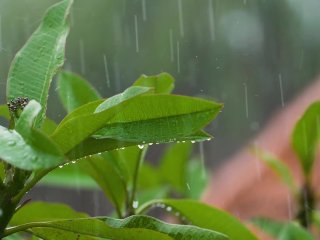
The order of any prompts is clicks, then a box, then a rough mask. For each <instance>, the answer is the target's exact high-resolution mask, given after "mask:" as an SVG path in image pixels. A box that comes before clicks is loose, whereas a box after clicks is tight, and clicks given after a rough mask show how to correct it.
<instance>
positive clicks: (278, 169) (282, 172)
mask: <svg viewBox="0 0 320 240" xmlns="http://www.w3.org/2000/svg"><path fill="white" fill-rule="evenodd" d="M253 151H254V154H256V155H257V157H258V158H259V159H261V160H262V161H263V162H264V163H266V164H267V166H268V167H270V168H271V169H272V170H273V171H274V172H275V173H276V174H277V175H279V177H280V178H281V179H282V181H283V182H284V183H285V184H286V185H287V186H288V187H289V189H290V190H291V192H292V193H293V194H297V192H298V187H297V186H296V184H295V181H294V178H293V176H292V173H291V171H290V169H289V168H288V166H287V165H286V164H285V163H283V162H282V161H281V160H280V159H277V158H276V157H275V156H273V155H271V154H270V153H267V152H264V151H262V150H261V149H258V148H255V149H254V150H253Z"/></svg>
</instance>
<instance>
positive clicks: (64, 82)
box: [57, 72, 101, 112]
mask: <svg viewBox="0 0 320 240" xmlns="http://www.w3.org/2000/svg"><path fill="white" fill-rule="evenodd" d="M57 89H58V92H59V97H60V100H61V102H62V104H63V106H64V108H65V109H66V110H67V112H71V111H73V110H75V109H76V108H78V107H80V106H82V105H84V104H86V103H88V102H92V101H95V100H98V99H100V98H101V97H100V95H99V93H98V92H97V91H96V90H95V89H94V88H93V87H92V86H91V85H90V84H89V83H88V82H87V81H86V80H85V79H83V78H81V77H80V76H78V75H76V74H74V73H71V72H62V73H60V74H59V78H58V83H57Z"/></svg>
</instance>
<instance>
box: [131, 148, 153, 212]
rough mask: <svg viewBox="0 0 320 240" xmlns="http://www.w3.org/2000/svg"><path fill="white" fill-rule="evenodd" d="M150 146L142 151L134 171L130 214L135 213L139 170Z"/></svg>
mask: <svg viewBox="0 0 320 240" xmlns="http://www.w3.org/2000/svg"><path fill="white" fill-rule="evenodd" d="M147 150H148V147H147V146H145V147H144V148H143V149H142V150H141V151H140V156H139V159H138V162H137V164H136V167H135V170H134V173H133V184H132V191H131V197H130V200H129V203H128V204H129V206H127V209H128V214H127V215H128V216H131V215H134V214H135V208H134V207H133V203H134V201H135V198H136V192H137V185H138V177H139V172H140V168H141V166H142V164H143V161H144V157H145V155H146V153H147Z"/></svg>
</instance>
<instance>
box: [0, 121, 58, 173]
mask: <svg viewBox="0 0 320 240" xmlns="http://www.w3.org/2000/svg"><path fill="white" fill-rule="evenodd" d="M0 146H1V147H0V158H1V159H2V160H4V161H5V162H7V163H10V164H12V165H13V166H16V167H18V168H21V169H25V170H36V169H42V168H50V167H54V166H57V165H59V164H61V163H62V162H63V161H64V156H63V154H62V153H61V151H60V149H59V148H58V147H57V146H56V144H55V143H54V142H52V140H51V139H50V138H48V137H47V136H46V135H44V134H43V133H42V132H40V131H37V130H33V131H32V138H29V139H28V140H25V139H24V138H23V137H22V136H21V135H20V134H19V133H18V132H17V131H15V130H9V129H6V128H4V127H2V126H0Z"/></svg>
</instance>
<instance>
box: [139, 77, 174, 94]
mask: <svg viewBox="0 0 320 240" xmlns="http://www.w3.org/2000/svg"><path fill="white" fill-rule="evenodd" d="M133 86H142V87H152V88H153V89H154V93H156V94H157V93H167V94H169V93H171V92H172V90H173V88H174V78H173V77H172V76H171V75H170V74H168V73H160V74H158V75H154V76H146V75H141V76H140V77H139V78H138V80H136V81H135V82H134V84H133Z"/></svg>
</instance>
